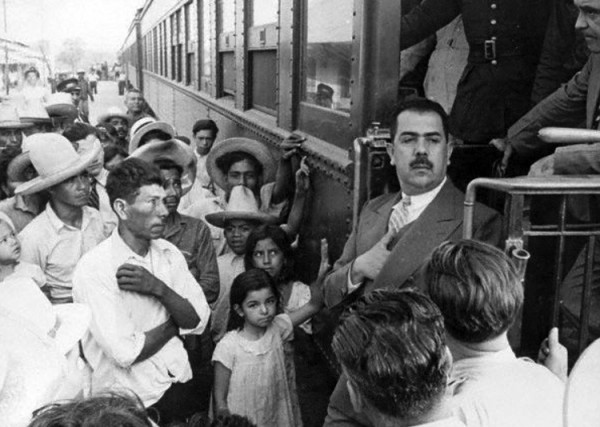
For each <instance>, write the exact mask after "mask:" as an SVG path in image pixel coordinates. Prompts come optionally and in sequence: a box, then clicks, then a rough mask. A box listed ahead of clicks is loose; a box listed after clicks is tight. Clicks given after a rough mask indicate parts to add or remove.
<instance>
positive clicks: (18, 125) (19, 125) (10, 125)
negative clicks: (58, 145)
mask: <svg viewBox="0 0 600 427" xmlns="http://www.w3.org/2000/svg"><path fill="white" fill-rule="evenodd" d="M32 126H33V123H23V122H13V121H7V122H0V129H26V128H30V127H32Z"/></svg>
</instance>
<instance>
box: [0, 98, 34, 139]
mask: <svg viewBox="0 0 600 427" xmlns="http://www.w3.org/2000/svg"><path fill="white" fill-rule="evenodd" d="M30 127H33V124H31V123H24V122H22V121H21V118H20V117H19V113H18V111H17V108H16V107H15V106H14V105H12V104H8V103H5V102H3V103H2V104H0V150H1V149H2V148H4V147H8V146H17V147H20V146H21V144H22V143H23V131H24V130H25V129H27V128H30Z"/></svg>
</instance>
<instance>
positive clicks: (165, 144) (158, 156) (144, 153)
mask: <svg viewBox="0 0 600 427" xmlns="http://www.w3.org/2000/svg"><path fill="white" fill-rule="evenodd" d="M131 157H136V158H138V159H141V160H145V161H147V162H148V163H154V162H156V161H158V160H166V159H168V160H171V161H172V162H174V163H175V164H177V165H179V166H180V167H181V169H183V172H182V174H181V189H182V195H183V194H186V193H188V192H189V191H190V190H191V189H192V185H193V184H194V180H195V179H196V164H197V162H198V160H197V159H196V156H194V152H193V151H192V148H191V147H189V146H188V145H186V144H185V143H184V142H181V141H179V140H178V139H170V140H168V141H154V142H151V143H148V144H145V145H142V146H141V147H139V148H138V149H137V150H135V151H134V152H133V153H131Z"/></svg>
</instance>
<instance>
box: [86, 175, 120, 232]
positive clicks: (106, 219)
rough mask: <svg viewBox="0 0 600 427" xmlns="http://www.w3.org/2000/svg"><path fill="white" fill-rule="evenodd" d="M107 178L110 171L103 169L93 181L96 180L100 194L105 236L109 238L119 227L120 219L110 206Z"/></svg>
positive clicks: (99, 201)
mask: <svg viewBox="0 0 600 427" xmlns="http://www.w3.org/2000/svg"><path fill="white" fill-rule="evenodd" d="M107 178H108V171H107V170H106V169H104V168H102V170H101V171H100V173H99V174H98V176H95V177H93V178H92V179H95V180H96V192H97V193H98V204H99V208H100V209H99V210H100V216H101V217H102V222H103V223H104V234H105V235H106V236H109V235H110V233H112V231H113V230H114V229H115V227H116V226H117V224H118V222H119V219H118V218H117V214H116V213H115V211H113V209H112V206H111V205H110V200H109V198H108V193H107V192H106V179H107Z"/></svg>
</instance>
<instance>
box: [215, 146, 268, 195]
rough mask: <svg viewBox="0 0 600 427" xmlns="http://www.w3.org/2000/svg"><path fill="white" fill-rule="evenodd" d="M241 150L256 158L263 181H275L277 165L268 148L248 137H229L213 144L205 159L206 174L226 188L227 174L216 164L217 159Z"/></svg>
mask: <svg viewBox="0 0 600 427" xmlns="http://www.w3.org/2000/svg"><path fill="white" fill-rule="evenodd" d="M236 151H242V152H244V153H248V154H250V155H252V156H253V157H255V158H256V160H258V162H259V163H260V164H261V165H262V167H263V183H267V182H271V181H275V172H276V170H277V165H276V163H275V159H274V158H273V156H272V155H271V152H270V151H269V149H268V148H267V147H266V146H265V145H263V144H261V143H260V142H258V141H256V140H254V139H250V138H229V139H224V140H223V141H220V142H217V143H215V144H214V145H213V147H212V149H211V150H210V152H209V153H208V157H207V159H206V169H207V171H208V175H209V176H210V177H211V178H212V179H213V181H214V182H215V184H217V185H218V186H219V187H220V188H222V189H223V190H224V189H225V188H227V174H225V173H224V172H223V171H222V170H221V169H219V167H218V166H217V159H219V158H220V157H222V156H224V155H225V154H228V153H233V152H236Z"/></svg>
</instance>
